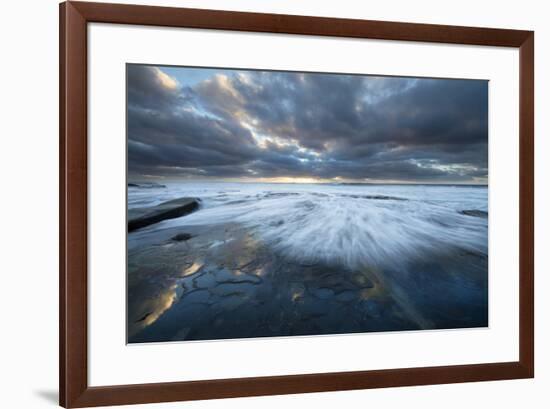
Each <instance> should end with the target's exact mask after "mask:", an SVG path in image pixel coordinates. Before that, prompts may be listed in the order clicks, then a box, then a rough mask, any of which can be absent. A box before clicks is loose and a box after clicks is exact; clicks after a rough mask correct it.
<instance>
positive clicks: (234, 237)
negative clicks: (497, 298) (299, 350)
mask: <svg viewBox="0 0 550 409" xmlns="http://www.w3.org/2000/svg"><path fill="white" fill-rule="evenodd" d="M272 200H275V199H274V198H273V199H272ZM281 228H282V227H281ZM176 234H181V230H180V233H178V228H168V229H164V230H158V231H157V232H156V233H154V234H153V233H147V232H144V233H142V235H141V236H140V235H138V234H136V236H134V238H133V239H132V240H133V241H132V242H131V243H130V246H129V253H128V341H129V342H131V343H138V342H159V341H182V340H207V339H226V338H247V337H267V336H289V335H314V334H338V333H349V332H370V331H396V330H415V329H427V328H457V327H465V326H468V327H473V326H486V325H487V310H486V300H487V292H486V289H487V279H486V274H485V271H486V268H487V257H479V255H478V254H474V253H473V252H471V251H465V250H464V249H460V248H456V249H455V250H453V251H449V252H447V253H444V254H442V255H440V256H439V258H433V259H431V260H424V261H421V262H417V263H416V264H414V265H409V266H407V267H408V268H407V270H401V269H392V268H386V269H381V268H379V267H376V266H372V265H371V266H369V265H364V266H362V267H356V268H350V267H349V266H346V265H345V264H342V263H337V262H335V263H333V264H328V263H326V262H324V261H323V260H322V259H314V258H311V259H307V258H302V259H300V260H296V259H294V258H292V257H290V256H289V255H287V254H285V253H284V252H280V251H278V250H277V249H276V248H274V247H273V246H271V244H270V243H269V242H266V241H263V240H262V239H261V238H259V237H257V236H256V235H255V234H254V231H253V230H252V229H250V228H249V227H246V226H243V225H241V224H237V223H227V224H225V225H223V226H187V227H186V234H188V235H190V236H192V237H193V239H192V240H181V241H170V239H171V238H172V237H175V235H176ZM167 241H169V242H170V243H171V244H172V246H170V247H166V245H165V244H166V243H167ZM213 243H219V244H216V245H215V246H212V244H213ZM411 272H414V273H411Z"/></svg>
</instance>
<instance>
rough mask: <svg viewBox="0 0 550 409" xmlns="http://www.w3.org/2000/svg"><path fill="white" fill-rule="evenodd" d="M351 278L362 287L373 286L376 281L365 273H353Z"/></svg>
mask: <svg viewBox="0 0 550 409" xmlns="http://www.w3.org/2000/svg"><path fill="white" fill-rule="evenodd" d="M351 280H352V281H353V283H354V284H356V285H357V286H358V287H360V288H373V287H374V283H373V282H372V281H371V280H369V279H368V278H367V277H366V276H365V275H364V274H361V273H355V274H353V275H352V277H351Z"/></svg>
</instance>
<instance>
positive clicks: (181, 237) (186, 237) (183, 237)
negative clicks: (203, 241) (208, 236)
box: [172, 233, 193, 241]
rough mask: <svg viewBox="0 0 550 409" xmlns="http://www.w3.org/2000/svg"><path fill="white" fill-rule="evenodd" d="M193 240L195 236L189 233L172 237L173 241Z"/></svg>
mask: <svg viewBox="0 0 550 409" xmlns="http://www.w3.org/2000/svg"><path fill="white" fill-rule="evenodd" d="M191 238H193V235H191V234H189V233H179V234H176V235H175V236H174V237H172V240H174V241H187V240H189V239H191Z"/></svg>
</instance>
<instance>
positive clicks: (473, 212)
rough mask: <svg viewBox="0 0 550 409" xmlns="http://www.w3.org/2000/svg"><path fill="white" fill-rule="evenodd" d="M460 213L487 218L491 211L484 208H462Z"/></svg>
mask: <svg viewBox="0 0 550 409" xmlns="http://www.w3.org/2000/svg"><path fill="white" fill-rule="evenodd" d="M459 213H460V214H463V215H465V216H472V217H481V218H483V219H486V218H487V217H488V216H489V213H487V212H485V211H483V210H461V211H460V212H459Z"/></svg>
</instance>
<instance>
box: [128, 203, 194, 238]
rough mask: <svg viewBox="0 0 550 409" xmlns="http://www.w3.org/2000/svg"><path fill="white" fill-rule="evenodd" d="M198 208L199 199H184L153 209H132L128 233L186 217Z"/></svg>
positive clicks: (129, 213)
mask: <svg viewBox="0 0 550 409" xmlns="http://www.w3.org/2000/svg"><path fill="white" fill-rule="evenodd" d="M198 208H199V202H198V200H197V199H195V198H192V197H182V198H179V199H174V200H170V201H168V202H164V203H161V204H159V205H157V206H153V207H148V208H141V209H131V210H130V211H129V212H128V232H129V233H130V232H132V231H134V230H137V229H141V228H143V227H146V226H149V225H151V224H155V223H158V222H161V221H163V220H168V219H175V218H177V217H181V216H185V215H186V214H189V213H191V212H194V211H195V210H197V209H198Z"/></svg>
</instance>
